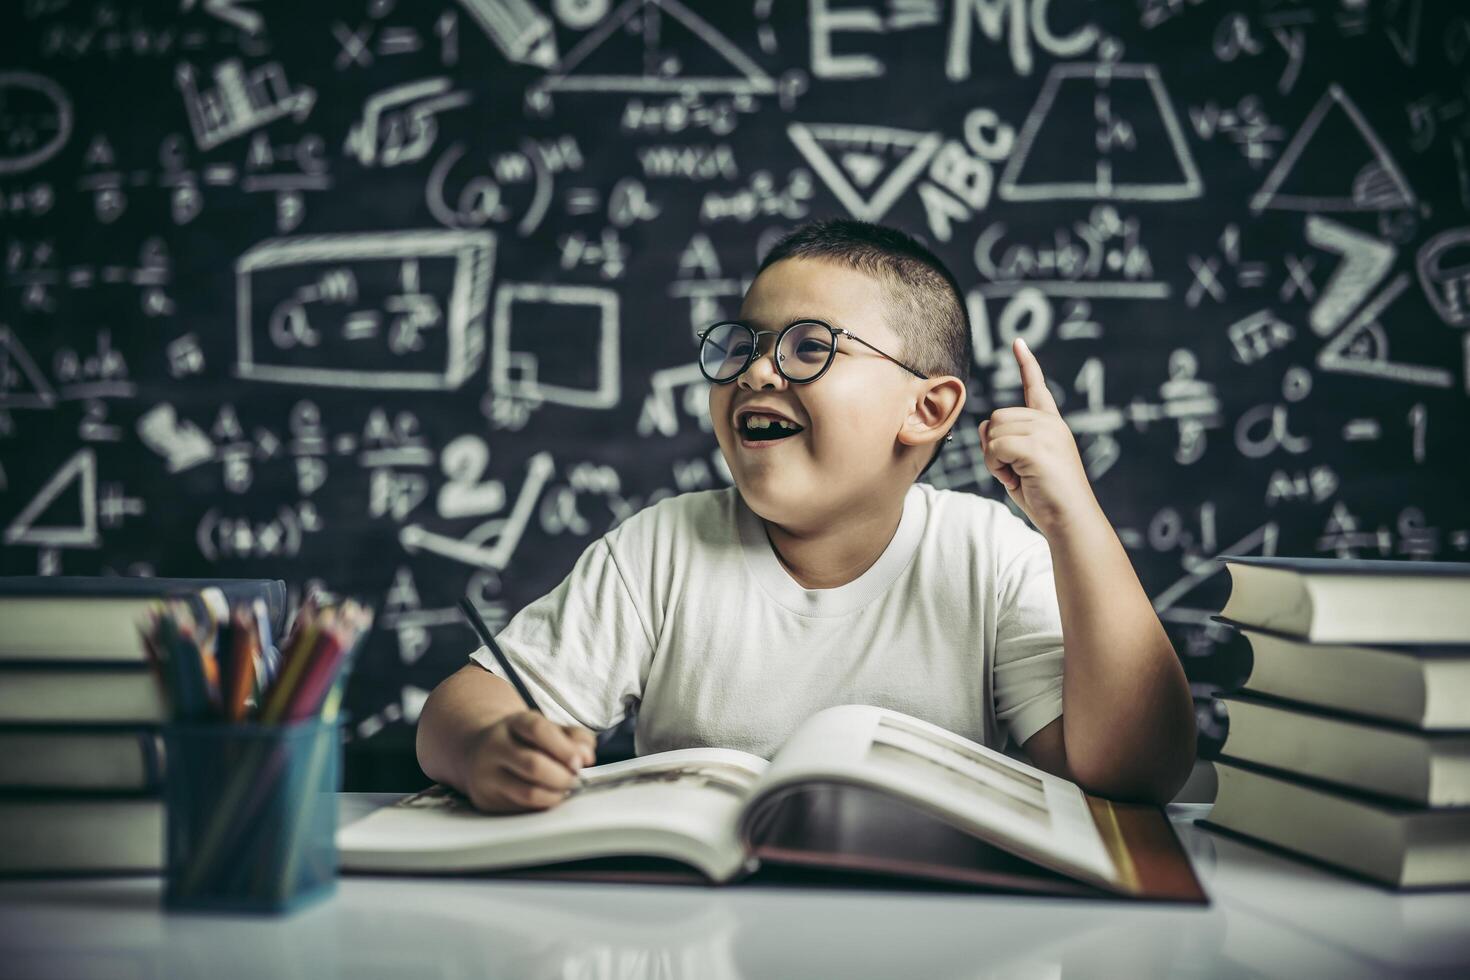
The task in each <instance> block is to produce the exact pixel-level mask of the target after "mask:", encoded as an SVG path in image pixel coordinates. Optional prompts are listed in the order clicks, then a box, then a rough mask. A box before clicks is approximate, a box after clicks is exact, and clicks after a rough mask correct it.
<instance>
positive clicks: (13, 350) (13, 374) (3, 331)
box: [0, 327, 56, 409]
mask: <svg viewBox="0 0 1470 980" xmlns="http://www.w3.org/2000/svg"><path fill="white" fill-rule="evenodd" d="M55 404H56V390H55V389H54V388H52V387H51V384H50V382H48V381H47V380H46V376H45V375H43V374H42V373H41V372H40V370H39V369H38V368H37V367H36V362H35V361H33V360H32V359H31V355H30V353H29V352H28V351H27V350H26V349H25V345H24V344H22V343H21V342H20V338H19V337H17V336H16V335H15V333H14V331H12V330H11V329H10V328H9V327H0V409H4V408H50V407H51V406H52V405H55Z"/></svg>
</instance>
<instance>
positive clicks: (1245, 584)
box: [1202, 555, 1470, 889]
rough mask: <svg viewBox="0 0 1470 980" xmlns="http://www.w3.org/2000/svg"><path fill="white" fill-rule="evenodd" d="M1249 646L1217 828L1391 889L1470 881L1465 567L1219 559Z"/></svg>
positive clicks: (1230, 618) (1224, 763)
mask: <svg viewBox="0 0 1470 980" xmlns="http://www.w3.org/2000/svg"><path fill="white" fill-rule="evenodd" d="M1220 560H1221V561H1223V562H1225V565H1226V568H1227V569H1228V570H1229V572H1230V579H1231V592H1230V598H1229V600H1228V601H1227V602H1226V604H1225V608H1224V609H1222V610H1221V613H1220V615H1219V616H1217V617H1215V618H1216V619H1217V620H1219V621H1221V622H1224V623H1228V624H1229V625H1231V626H1233V627H1235V628H1236V629H1238V630H1239V631H1240V632H1241V633H1242V634H1243V635H1244V636H1245V638H1246V639H1247V640H1248V641H1249V643H1250V647H1251V653H1252V658H1253V663H1252V665H1251V670H1250V673H1249V675H1248V676H1247V678H1246V682H1245V686H1244V689H1243V690H1241V691H1240V692H1238V693H1236V694H1234V695H1230V696H1226V697H1225V698H1223V699H1222V700H1224V701H1225V703H1226V705H1227V710H1228V713H1229V720H1230V727H1229V732H1228V734H1227V735H1226V738H1225V743H1224V745H1223V746H1222V748H1221V756H1220V759H1219V760H1218V762H1217V765H1216V770H1217V772H1218V774H1219V789H1218V791H1217V793H1216V798H1215V805H1214V807H1213V809H1212V810H1211V812H1210V815H1209V818H1208V819H1207V820H1206V821H1202V822H1203V823H1205V824H1207V825H1212V826H1215V827H1219V828H1223V829H1224V830H1226V831H1230V832H1233V833H1237V834H1241V835H1244V836H1246V837H1250V838H1252V839H1255V840H1257V841H1263V842H1265V843H1268V844H1272V845H1275V846H1277V847H1280V848H1284V849H1286V850H1289V851H1292V852H1294V853H1296V854H1299V855H1304V856H1306V857H1309V858H1312V859H1315V860H1317V861H1319V862H1323V863H1325V864H1328V865H1331V866H1333V867H1335V868H1339V869H1342V870H1345V871H1348V872H1350V873H1353V874H1356V875H1360V876H1363V877H1366V878H1368V879H1371V880H1373V881H1376V882H1379V883H1381V884H1384V885H1387V886H1389V887H1392V888H1399V889H1408V888H1429V887H1464V886H1470V564H1467V563H1454V562H1399V561H1356V560H1351V561H1350V560H1339V559H1326V558H1257V557H1242V556H1233V555H1224V556H1221V558H1220Z"/></svg>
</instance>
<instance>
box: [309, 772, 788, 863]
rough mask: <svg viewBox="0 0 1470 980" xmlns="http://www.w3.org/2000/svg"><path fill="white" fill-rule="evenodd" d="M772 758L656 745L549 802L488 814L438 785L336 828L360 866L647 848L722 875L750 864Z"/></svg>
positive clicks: (536, 859) (558, 857)
mask: <svg viewBox="0 0 1470 980" xmlns="http://www.w3.org/2000/svg"><path fill="white" fill-rule="evenodd" d="M767 766H769V763H768V762H766V760H764V759H762V758H760V757H759V756H755V755H751V754H749V753H746V752H739V751H734V750H731V749H715V748H694V749H675V750H673V751H669V752H659V753H655V754H653V755H648V756H643V757H641V758H637V759H626V760H623V761H621V762H613V763H608V764H607V765H601V766H589V767H588V768H586V769H583V770H582V782H583V784H582V786H581V787H579V788H577V789H574V790H573V791H572V792H571V794H570V795H568V797H567V798H566V799H565V800H563V801H562V802H561V803H559V804H557V805H556V806H554V807H552V808H550V809H547V810H538V811H532V812H527V813H516V814H486V813H481V812H480V811H478V810H476V809H474V807H473V806H472V805H471V804H470V802H469V800H467V799H466V798H465V797H464V796H462V795H461V794H459V793H457V792H455V791H454V790H452V789H450V788H448V787H444V786H435V787H431V788H430V789H428V790H424V791H423V792H420V793H416V794H413V795H412V796H408V797H405V798H404V799H402V800H399V801H398V802H397V803H394V804H393V805H391V806H387V807H384V808H382V809H380V810H376V811H374V812H373V813H371V814H369V815H368V816H366V817H364V818H363V819H362V820H359V821H357V822H355V823H353V824H351V825H349V826H347V827H345V828H343V829H342V830H341V831H340V832H339V833H338V836H337V846H338V849H339V852H340V859H341V865H342V867H343V868H345V869H348V870H358V871H423V872H465V871H476V870H492V869H496V868H511V867H530V866H534V865H537V864H546V863H550V862H557V861H572V860H580V859H582V858H590V857H615V856H623V855H648V856H653V857H668V858H674V859H676V860H681V861H684V862H685V863H687V864H691V865H693V866H695V867H697V868H699V869H700V870H701V871H703V872H704V873H705V874H706V875H708V876H709V877H710V878H711V879H712V880H716V881H722V880H725V879H727V878H729V877H731V876H733V875H734V874H736V873H737V872H739V871H740V870H741V869H742V868H743V867H744V865H745V864H746V858H745V854H744V851H743V849H742V848H741V845H740V843H739V840H738V839H737V837H736V834H735V822H736V818H737V815H738V814H739V812H740V809H741V806H742V804H743V803H744V801H745V800H746V798H747V797H748V796H749V794H750V792H751V791H752V789H753V788H754V786H755V784H756V782H757V780H758V779H759V778H760V776H761V774H762V773H763V772H764V771H765V769H766V768H767Z"/></svg>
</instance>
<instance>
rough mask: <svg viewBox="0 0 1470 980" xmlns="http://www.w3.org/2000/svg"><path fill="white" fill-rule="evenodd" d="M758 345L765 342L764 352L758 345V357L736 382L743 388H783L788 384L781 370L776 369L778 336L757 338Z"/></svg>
mask: <svg viewBox="0 0 1470 980" xmlns="http://www.w3.org/2000/svg"><path fill="white" fill-rule="evenodd" d="M756 343H757V345H759V344H762V343H763V344H765V350H764V352H762V351H761V348H760V347H759V346H757V347H756V351H757V356H756V359H755V360H753V361H751V362H750V367H748V368H746V369H745V372H744V373H743V374H741V375H740V377H739V378H738V379H737V380H736V384H738V385H740V386H741V387H742V388H751V389H754V388H769V387H775V388H781V387H784V386H785V385H786V378H785V377H783V376H782V374H781V372H780V371H777V370H776V338H775V337H774V336H762V337H760V338H758V339H757V340H756Z"/></svg>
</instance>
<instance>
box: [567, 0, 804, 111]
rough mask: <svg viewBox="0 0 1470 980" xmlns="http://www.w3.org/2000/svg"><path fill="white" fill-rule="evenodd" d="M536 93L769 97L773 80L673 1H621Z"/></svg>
mask: <svg viewBox="0 0 1470 980" xmlns="http://www.w3.org/2000/svg"><path fill="white" fill-rule="evenodd" d="M540 88H542V89H544V90H546V91H551V92H643V93H682V92H724V93H746V94H754V95H768V94H771V93H773V92H775V90H776V83H775V82H774V81H772V79H771V76H770V75H768V74H767V73H766V72H765V71H764V70H763V69H762V68H761V67H760V66H759V65H757V64H756V63H755V62H754V61H752V60H751V59H750V58H749V57H747V56H746V54H745V52H743V51H741V50H740V49H739V48H738V47H736V46H735V45H734V44H733V43H731V41H730V39H729V38H727V37H725V35H724V34H722V33H720V32H719V31H718V30H716V29H715V28H714V27H713V26H711V25H710V23H709V22H708V21H706V20H705V19H704V18H702V17H700V16H699V15H698V14H696V13H694V11H692V10H690V9H689V8H688V7H686V6H684V5H683V4H682V3H680V2H679V0H627V2H626V3H624V4H622V5H621V6H620V7H618V8H617V9H616V10H614V11H613V12H612V13H610V14H608V15H607V17H606V18H604V19H603V21H602V23H601V24H599V25H598V26H597V27H596V28H594V29H593V30H592V31H589V32H588V34H587V36H586V37H584V38H582V40H581V41H579V42H578V43H577V44H576V46H575V47H573V48H572V49H571V50H570V51H568V52H567V53H566V56H565V57H563V58H562V59H561V61H560V62H558V63H557V65H556V66H555V67H554V68H553V69H552V70H551V72H550V73H549V74H548V75H547V77H546V80H545V82H544V83H543V84H542V85H541V86H540Z"/></svg>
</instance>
